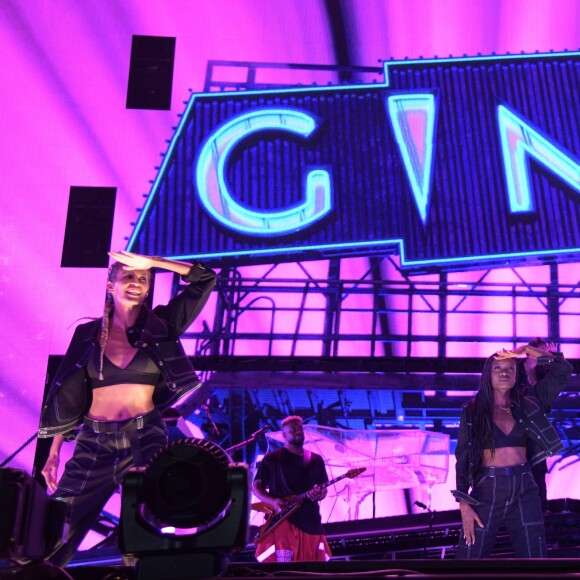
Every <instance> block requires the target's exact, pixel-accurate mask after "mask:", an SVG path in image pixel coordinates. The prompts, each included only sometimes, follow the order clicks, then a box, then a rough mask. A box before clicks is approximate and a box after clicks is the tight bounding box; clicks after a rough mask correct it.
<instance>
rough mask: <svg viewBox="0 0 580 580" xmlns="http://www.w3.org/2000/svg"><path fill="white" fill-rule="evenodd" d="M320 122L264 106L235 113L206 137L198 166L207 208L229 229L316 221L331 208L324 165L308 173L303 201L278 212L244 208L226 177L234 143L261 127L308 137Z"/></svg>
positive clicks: (268, 231) (259, 229)
mask: <svg viewBox="0 0 580 580" xmlns="http://www.w3.org/2000/svg"><path fill="white" fill-rule="evenodd" d="M315 130H316V121H315V119H314V117H313V116H311V115H309V114H308V113H306V112H301V111H294V110H292V109H265V110H257V111H252V112H250V113H245V114H243V115H239V116H237V117H234V118H233V119H232V120H231V121H229V122H227V123H225V124H224V125H223V126H221V127H220V128H219V129H218V130H217V131H214V132H213V133H211V134H210V136H209V137H208V138H207V140H206V142H205V143H204V144H203V146H202V148H201V152H200V154H199V158H198V161H197V167H195V168H194V171H195V180H196V184H197V191H198V195H199V199H200V201H201V203H202V204H203V206H204V207H205V208H206V210H207V211H208V213H209V214H210V215H211V216H212V217H213V218H214V219H215V220H216V221H218V222H220V223H222V224H223V225H225V226H226V227H227V228H230V229H232V230H236V231H239V232H243V233H246V234H254V235H258V236H262V235H280V234H285V233H287V232H293V231H297V230H299V229H303V228H306V227H308V226H309V225H310V224H312V223H315V222H317V221H318V220H320V219H321V218H323V217H324V216H325V215H327V214H328V212H329V211H330V210H331V209H332V187H331V183H330V175H329V173H328V172H327V171H325V170H324V169H314V170H311V171H308V172H307V173H306V179H305V183H306V185H305V195H304V201H303V202H302V203H300V204H298V205H295V206H294V207H290V208H285V209H281V210H280V211H257V210H256V209H252V208H249V207H245V206H244V205H242V204H241V203H240V202H238V201H237V200H236V199H235V197H234V196H233V195H232V193H231V191H230V189H229V187H228V185H227V182H226V178H225V172H226V167H227V164H228V160H229V158H230V155H231V153H232V151H233V150H234V148H235V147H236V146H237V145H238V144H239V143H240V142H241V141H242V140H243V139H245V138H247V137H249V136H250V135H253V134H254V133H257V132H259V131H287V132H290V133H293V134H295V135H300V136H301V137H303V138H305V139H307V138H308V137H310V136H311V135H312V134H313V133H314V131H315Z"/></svg>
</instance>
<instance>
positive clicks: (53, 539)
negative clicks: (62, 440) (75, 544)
mask: <svg viewBox="0 0 580 580" xmlns="http://www.w3.org/2000/svg"><path fill="white" fill-rule="evenodd" d="M67 510H68V505H67V504H66V503H65V502H63V501H61V500H58V499H52V498H50V497H49V496H48V495H47V494H46V490H45V489H44V488H43V487H42V486H41V485H40V484H39V483H38V482H37V481H36V480H34V479H33V478H32V477H31V476H30V475H28V474H27V473H25V472H24V471H21V470H18V469H11V468H0V559H5V560H8V561H11V562H15V563H17V564H22V565H24V564H26V565H28V564H31V563H34V562H35V561H38V562H40V561H42V560H43V559H44V557H45V556H47V555H48V553H49V552H50V551H51V549H53V548H54V546H55V545H56V543H57V542H58V541H60V540H62V538H63V535H64V533H65V530H66V526H67Z"/></svg>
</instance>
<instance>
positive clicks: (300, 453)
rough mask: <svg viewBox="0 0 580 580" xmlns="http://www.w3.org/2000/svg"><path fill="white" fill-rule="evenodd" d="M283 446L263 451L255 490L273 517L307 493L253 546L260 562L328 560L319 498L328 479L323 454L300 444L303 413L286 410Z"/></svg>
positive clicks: (302, 442)
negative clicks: (296, 506) (298, 414)
mask: <svg viewBox="0 0 580 580" xmlns="http://www.w3.org/2000/svg"><path fill="white" fill-rule="evenodd" d="M281 427H282V437H283V438H284V447H281V448H280V449H276V450H275V451H271V452H269V453H267V454H266V455H265V456H264V459H263V460H262V462H261V463H260V466H259V468H258V472H257V474H256V478H255V480H254V486H253V488H254V493H255V494H256V496H257V497H258V498H259V499H261V500H262V501H263V502H264V503H265V504H267V506H268V507H269V508H271V510H272V514H271V515H272V516H276V515H279V514H283V513H285V512H286V511H288V510H289V509H291V508H292V507H293V505H294V504H295V499H296V497H297V496H299V495H300V494H306V497H305V499H303V500H302V503H301V505H300V507H299V508H298V509H297V510H296V511H295V512H294V513H292V515H290V516H289V517H288V518H286V519H285V520H284V521H282V523H280V524H279V525H277V526H276V527H275V528H273V530H272V531H271V532H270V533H268V534H265V535H264V537H263V539H262V540H260V541H259V542H258V544H257V546H256V558H257V560H258V561H259V562H302V561H306V560H318V561H325V560H328V559H329V558H330V557H331V556H332V553H331V551H330V547H329V546H328V542H327V541H326V538H325V537H324V535H323V529H322V521H321V517H320V510H319V507H318V502H319V501H320V500H321V499H323V498H324V497H326V491H327V490H326V488H324V489H318V485H320V484H324V483H326V482H327V481H328V476H327V474H326V467H325V466H324V461H323V459H322V457H321V456H320V455H318V454H316V453H312V452H311V451H309V450H307V449H304V428H303V426H302V418H301V417H299V416H297V415H291V416H289V417H286V418H285V419H283V420H282V423H281Z"/></svg>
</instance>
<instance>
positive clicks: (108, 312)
mask: <svg viewBox="0 0 580 580" xmlns="http://www.w3.org/2000/svg"><path fill="white" fill-rule="evenodd" d="M122 267H123V264H121V262H113V264H111V267H110V268H109V273H108V275H107V282H113V281H114V280H115V277H116V276H117V272H118V271H119V270H120V269H121V268H122ZM114 310H115V302H114V301H113V295H112V294H111V292H110V291H109V288H107V294H106V296H105V306H104V308H103V318H102V319H101V333H100V336H99V346H100V347H101V351H100V353H99V381H102V380H103V365H104V362H105V348H106V346H107V340H108V339H109V325H110V322H111V318H112V316H113V311H114Z"/></svg>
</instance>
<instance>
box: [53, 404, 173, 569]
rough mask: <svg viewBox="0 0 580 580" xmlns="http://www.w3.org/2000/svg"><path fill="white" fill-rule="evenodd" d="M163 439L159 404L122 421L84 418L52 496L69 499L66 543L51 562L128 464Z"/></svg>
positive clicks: (73, 546)
mask: <svg viewBox="0 0 580 580" xmlns="http://www.w3.org/2000/svg"><path fill="white" fill-rule="evenodd" d="M95 429H96V430H97V431H95ZM166 444H167V431H166V428H165V424H164V422H163V419H162V417H161V415H160V414H159V412H158V411H157V410H154V411H150V412H149V413H147V414H146V415H143V416H142V417H137V418H134V419H129V420H126V421H92V420H90V419H88V418H87V419H85V424H83V426H82V427H81V429H80V431H79V433H78V435H77V439H76V445H75V450H74V453H73V456H72V458H71V459H70V460H69V461H67V463H66V466H65V469H64V473H63V475H62V477H61V479H60V481H59V482H58V488H57V490H56V491H55V492H54V494H53V496H52V497H54V498H62V499H63V500H64V501H66V502H67V503H68V509H69V524H70V529H69V535H68V540H67V542H66V544H64V545H62V546H61V547H58V548H57V550H56V551H55V552H53V553H52V554H51V555H50V557H49V558H48V559H49V560H50V561H51V562H52V563H53V564H57V565H59V566H66V564H67V563H68V562H69V561H70V560H71V558H72V557H73V556H74V554H75V552H76V550H77V548H78V546H79V545H80V543H81V542H82V540H83V538H84V537H85V535H86V534H87V532H88V531H89V530H90V529H91V527H92V525H93V524H94V523H95V522H96V521H97V520H98V518H99V515H100V513H101V511H102V509H103V508H104V506H105V504H106V503H107V501H108V500H109V498H110V497H111V495H112V494H113V493H114V491H115V490H116V489H117V487H118V486H119V484H120V483H121V482H122V480H123V477H124V476H125V474H126V473H127V472H128V471H129V469H131V467H134V466H136V465H137V466H139V465H145V464H147V463H148V462H149V460H150V459H151V458H152V457H153V456H154V455H155V454H156V453H157V452H158V451H160V450H161V449H163V448H164V447H165V445H166Z"/></svg>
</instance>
